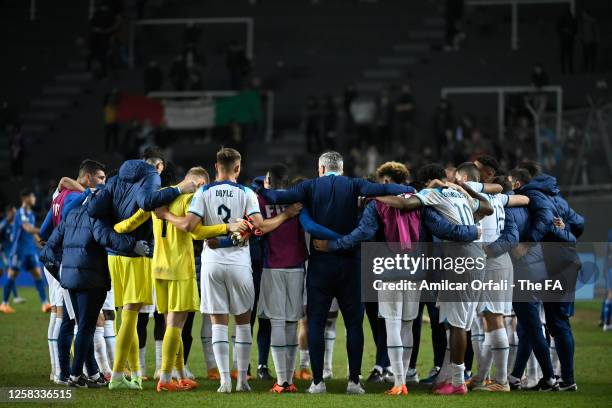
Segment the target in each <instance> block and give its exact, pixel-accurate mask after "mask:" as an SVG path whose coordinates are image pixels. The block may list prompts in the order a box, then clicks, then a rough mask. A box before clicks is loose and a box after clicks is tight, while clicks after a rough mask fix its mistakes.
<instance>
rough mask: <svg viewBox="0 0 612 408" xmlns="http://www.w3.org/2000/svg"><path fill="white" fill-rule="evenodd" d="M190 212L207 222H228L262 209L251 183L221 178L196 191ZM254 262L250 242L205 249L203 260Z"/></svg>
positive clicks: (224, 262) (225, 262)
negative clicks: (248, 185)
mask: <svg viewBox="0 0 612 408" xmlns="http://www.w3.org/2000/svg"><path fill="white" fill-rule="evenodd" d="M189 212H190V213H194V214H196V215H197V216H199V217H200V218H202V222H203V224H204V225H216V224H228V223H230V222H234V221H236V219H238V218H242V217H243V216H245V215H249V216H250V215H253V214H257V213H259V203H258V202H257V195H256V194H255V193H254V192H253V190H251V189H250V188H248V187H245V186H243V185H240V184H237V183H234V182H231V181H219V182H215V183H211V184H208V185H205V186H203V187H202V188H200V189H199V190H198V191H196V193H195V194H194V195H193V199H192V200H191V205H190V206H189ZM206 262H216V263H220V264H232V265H243V266H250V265H251V254H250V252H249V247H248V245H246V246H243V247H236V246H235V247H230V248H218V249H211V248H208V247H207V246H205V247H204V250H203V251H202V263H203V264H204V263H206Z"/></svg>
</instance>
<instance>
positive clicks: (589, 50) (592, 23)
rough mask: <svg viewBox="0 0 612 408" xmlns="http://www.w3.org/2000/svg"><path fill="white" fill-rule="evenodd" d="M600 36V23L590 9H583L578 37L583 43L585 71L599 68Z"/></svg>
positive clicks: (583, 67) (583, 68)
mask: <svg viewBox="0 0 612 408" xmlns="http://www.w3.org/2000/svg"><path fill="white" fill-rule="evenodd" d="M600 37H601V34H600V31H599V23H598V22H597V20H596V19H595V17H593V16H592V15H591V13H590V12H589V11H588V10H583V11H582V14H581V16H580V24H579V25H578V38H580V43H581V44H582V70H583V71H584V72H595V71H596V70H597V51H598V49H599V40H600Z"/></svg>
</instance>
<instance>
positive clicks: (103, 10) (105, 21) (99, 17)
mask: <svg viewBox="0 0 612 408" xmlns="http://www.w3.org/2000/svg"><path fill="white" fill-rule="evenodd" d="M120 25H121V11H120V9H118V8H117V7H112V4H109V3H107V2H103V3H101V4H100V5H98V6H97V7H96V9H95V10H94V13H93V16H92V18H91V21H90V33H89V56H88V57H87V69H88V70H91V69H92V63H93V62H94V61H96V62H97V63H98V65H100V76H101V77H102V78H105V77H106V76H107V75H108V68H109V53H110V45H111V39H112V37H113V35H114V34H115V32H116V31H117V30H118V29H119V26H120Z"/></svg>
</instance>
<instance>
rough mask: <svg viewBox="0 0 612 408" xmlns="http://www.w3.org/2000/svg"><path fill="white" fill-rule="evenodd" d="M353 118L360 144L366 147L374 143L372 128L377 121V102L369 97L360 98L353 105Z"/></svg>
mask: <svg viewBox="0 0 612 408" xmlns="http://www.w3.org/2000/svg"><path fill="white" fill-rule="evenodd" d="M351 118H352V120H353V123H354V124H355V126H356V127H357V128H356V131H357V137H358V143H359V146H360V147H365V146H368V145H371V144H373V143H374V140H373V137H372V134H373V132H372V130H373V129H372V128H373V126H374V120H375V119H376V101H374V99H372V98H370V97H368V96H359V97H357V98H355V99H354V100H353V102H352V103H351Z"/></svg>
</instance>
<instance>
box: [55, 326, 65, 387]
mask: <svg viewBox="0 0 612 408" xmlns="http://www.w3.org/2000/svg"><path fill="white" fill-rule="evenodd" d="M63 321H64V319H62V318H61V317H57V318H56V319H55V325H54V326H53V338H54V339H55V341H54V342H53V353H54V356H55V376H56V377H59V376H60V374H61V369H60V363H59V352H58V351H57V340H58V338H59V333H60V329H61V327H62V322H63Z"/></svg>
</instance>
